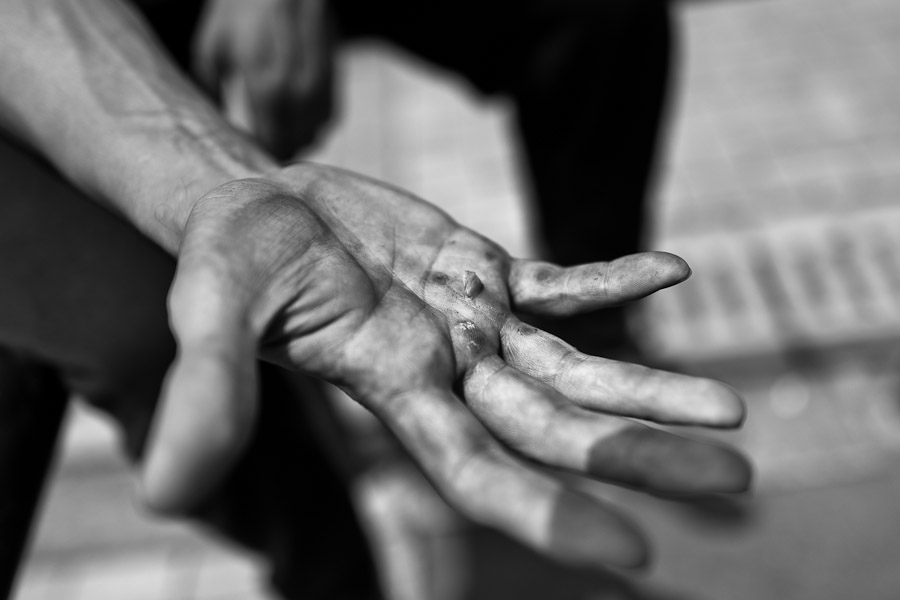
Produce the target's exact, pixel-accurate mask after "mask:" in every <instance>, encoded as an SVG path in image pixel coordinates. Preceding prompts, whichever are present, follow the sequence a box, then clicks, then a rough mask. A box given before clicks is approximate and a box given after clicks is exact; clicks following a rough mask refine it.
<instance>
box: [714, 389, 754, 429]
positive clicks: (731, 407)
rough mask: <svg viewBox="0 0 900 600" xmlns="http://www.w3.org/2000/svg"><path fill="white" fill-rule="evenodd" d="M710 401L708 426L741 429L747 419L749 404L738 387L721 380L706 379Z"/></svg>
mask: <svg viewBox="0 0 900 600" xmlns="http://www.w3.org/2000/svg"><path fill="white" fill-rule="evenodd" d="M704 381H705V382H706V385H707V386H708V391H707V392H706V393H707V395H708V397H709V398H710V401H709V402H708V404H707V414H706V423H704V424H705V425H706V426H707V427H716V428H719V429H740V428H741V427H743V425H744V422H745V421H746V420H747V404H746V402H744V399H743V398H742V397H741V395H740V394H739V393H738V391H737V390H736V389H734V388H733V387H731V386H730V385H728V384H726V383H722V382H721V381H715V380H712V379H706V380H704Z"/></svg>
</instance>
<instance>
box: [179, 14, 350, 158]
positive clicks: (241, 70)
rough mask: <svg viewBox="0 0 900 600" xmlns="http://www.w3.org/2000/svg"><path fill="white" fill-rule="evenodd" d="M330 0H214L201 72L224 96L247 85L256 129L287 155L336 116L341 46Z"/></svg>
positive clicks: (197, 50)
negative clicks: (335, 41) (336, 46)
mask: <svg viewBox="0 0 900 600" xmlns="http://www.w3.org/2000/svg"><path fill="white" fill-rule="evenodd" d="M325 1H326V0H253V1H252V2H247V1H246V0H209V2H207V6H206V9H205V11H204V15H203V18H202V19H201V24H200V28H199V32H198V34H197V38H196V41H195V43H194V71H195V73H196V74H197V76H198V77H199V78H200V80H201V82H202V83H203V84H204V86H205V87H206V88H207V89H208V90H209V91H210V93H212V94H213V96H215V97H219V95H220V94H221V93H222V90H223V88H224V87H225V86H226V85H228V83H229V82H234V83H237V84H238V85H239V86H241V85H242V86H244V87H245V90H244V91H245V92H246V95H247V103H248V105H249V113H250V114H249V115H248V116H249V120H250V124H249V125H250V127H251V129H252V132H253V133H254V134H255V136H256V137H257V138H258V140H259V141H260V142H261V143H262V145H263V146H264V147H265V148H266V149H267V150H269V151H270V152H271V153H272V154H273V155H274V156H276V157H278V158H281V159H287V158H290V157H291V156H293V155H294V154H295V153H296V152H297V151H298V150H299V149H301V148H303V147H305V146H307V145H309V144H311V143H312V142H313V141H314V140H315V137H316V134H317V132H318V130H319V129H320V128H321V126H322V125H323V124H324V123H325V122H326V121H327V120H328V118H329V117H330V116H331V110H332V93H333V88H332V76H333V59H334V56H333V52H332V47H331V43H332V40H331V30H330V27H329V22H328V19H327V15H326V7H325Z"/></svg>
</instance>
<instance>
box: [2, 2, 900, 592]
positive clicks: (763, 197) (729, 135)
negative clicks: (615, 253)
mask: <svg viewBox="0 0 900 600" xmlns="http://www.w3.org/2000/svg"><path fill="white" fill-rule="evenodd" d="M678 15H679V26H680V38H681V40H680V41H681V56H680V72H679V76H678V79H679V83H678V89H677V92H676V99H675V102H674V104H673V111H672V120H671V124H670V125H671V126H670V135H669V139H668V142H667V145H666V153H665V156H664V160H663V168H662V171H661V176H660V185H659V190H658V193H657V199H656V207H657V210H656V218H655V221H654V223H652V224H651V227H652V228H653V236H652V239H653V243H652V246H653V247H654V248H657V249H664V250H669V251H672V252H676V253H678V254H680V255H682V256H684V257H685V258H686V259H687V260H688V262H690V263H691V265H692V267H693V270H694V277H693V278H692V279H691V280H690V281H689V282H688V283H686V284H684V285H682V286H679V287H678V288H675V289H672V290H667V291H665V292H663V293H661V294H659V295H658V296H657V297H655V298H653V299H651V300H650V301H648V302H646V303H645V304H644V306H643V307H642V311H641V313H640V314H639V315H637V317H636V319H635V325H636V327H637V328H638V329H639V330H640V331H641V333H642V340H644V343H645V346H646V350H647V351H648V353H650V354H651V355H655V356H656V357H658V358H660V359H665V360H669V361H674V362H677V363H679V364H680V365H681V366H683V367H684V368H685V369H687V370H690V371H693V372H697V373H702V374H707V375H712V376H716V377H719V378H722V379H725V380H726V381H729V382H730V383H732V384H733V385H735V386H736V387H737V388H738V389H740V390H741V391H742V392H743V393H744V394H745V396H746V397H747V400H748V404H749V408H750V418H749V419H748V422H747V424H746V427H745V429H744V430H743V431H742V432H740V433H736V434H727V435H725V436H724V437H725V438H727V439H728V440H730V441H732V442H735V443H737V444H739V445H740V446H742V447H743V448H745V449H746V450H747V452H748V453H749V454H750V456H752V457H753V460H754V462H755V464H756V468H757V474H758V477H757V480H758V485H757V492H756V495H755V496H754V498H753V499H748V500H746V501H743V502H741V503H739V504H737V505H728V506H720V505H716V506H714V507H707V508H708V510H699V509H698V508H697V507H691V506H689V505H684V504H680V503H672V502H663V501H661V500H657V499H651V498H644V497H640V496H638V495H636V494H633V493H630V492H622V491H617V490H612V489H610V488H606V487H601V486H590V490H591V491H592V492H596V493H598V494H601V495H604V496H606V497H613V498H616V497H618V498H622V499H624V500H625V502H627V506H628V508H629V511H630V512H632V513H633V514H635V516H636V517H637V518H638V519H640V520H641V521H643V522H644V523H646V524H647V525H648V527H647V529H648V531H649V532H650V533H651V537H653V538H654V540H655V542H656V544H657V547H658V550H659V552H658V554H659V556H658V564H657V566H656V568H655V570H654V571H653V572H652V573H651V574H650V575H646V576H643V577H641V578H640V579H639V580H638V583H636V584H635V585H634V586H629V591H628V592H627V593H626V592H623V591H622V590H621V589H620V588H618V587H617V588H616V590H617V591H614V592H607V593H604V592H602V591H598V592H597V593H596V594H595V595H594V596H591V597H592V598H613V597H615V598H619V597H632V596H633V597H644V598H690V599H705V598H710V599H714V598H729V599H737V600H741V599H745V598H746V599H748V600H749V599H759V598H780V599H786V600H793V599H798V600H799V599H804V598H818V599H828V598H834V599H838V598H847V597H857V598H867V599H873V600H877V599H882V598H883V599H890V598H896V597H897V595H898V594H897V592H896V590H897V589H900V570H898V569H897V568H896V560H897V557H898V556H900V519H898V518H897V515H898V514H900V478H898V477H897V475H898V474H900V471H898V467H895V463H896V457H897V456H898V452H900V413H898V409H900V404H898V401H900V394H898V391H900V387H898V383H900V382H898V374H900V368H898V367H900V345H898V344H897V343H896V342H897V340H898V339H900V309H898V300H900V241H898V239H900V237H898V236H900V197H898V196H900V72H898V71H897V70H896V67H895V65H896V64H898V58H900V3H897V2H896V0H854V2H842V1H841V0H778V1H775V0H743V1H725V0H721V1H706V2H695V3H690V4H684V5H680V6H679V11H678ZM344 87H345V94H344V98H345V102H346V107H345V110H344V121H343V122H342V123H341V125H340V126H339V127H338V128H337V129H336V131H335V132H334V134H333V135H332V136H331V137H330V138H329V140H328V142H327V144H326V145H325V147H324V148H322V149H320V150H319V151H317V153H316V154H315V155H314V156H313V157H312V158H314V159H315V160H318V161H320V162H329V163H333V164H338V165H341V166H345V167H348V168H351V169H356V170H359V171H361V172H363V173H367V174H370V175H373V176H376V177H379V178H382V179H385V180H387V181H390V182H392V183H396V184H398V185H401V186H403V187H406V188H409V189H411V190H413V191H415V192H417V193H419V194H420V195H422V196H423V197H425V198H427V199H429V200H431V201H433V202H436V203H437V204H439V205H441V206H443V207H445V209H446V210H448V211H449V212H450V213H451V214H452V215H453V216H455V217H456V218H457V219H458V220H460V221H461V222H463V223H464V224H466V225H469V226H471V227H473V228H474V229H476V230H479V231H481V232H483V233H485V234H487V235H488V236H489V237H492V238H494V239H495V240H497V241H499V242H500V243H501V244H503V245H504V246H506V247H507V248H508V249H509V250H510V251H511V252H512V253H514V254H520V255H534V254H535V253H536V250H535V245H534V244H533V242H532V241H531V238H530V235H529V220H528V214H527V209H526V208H525V203H524V202H523V200H522V198H523V186H522V185H521V184H520V183H519V181H520V180H519V178H518V174H517V173H518V166H517V164H516V156H515V152H514V148H513V147H512V146H511V145H510V143H509V141H508V139H507V136H506V132H507V128H508V121H509V111H508V107H506V106H504V105H503V104H502V103H497V102H490V103H487V104H485V103H482V102H480V101H478V100H477V99H476V98H474V97H473V96H472V95H471V94H470V92H469V91H468V90H466V89H465V88H463V87H462V86H461V85H460V84H459V82H456V81H453V80H448V79H446V78H444V77H443V76H442V75H438V74H434V73H431V72H428V71H426V70H424V69H423V67H422V65H420V64H418V63H415V62H412V61H411V60H410V59H408V58H406V57H402V56H398V55H396V54H394V53H392V52H391V51H390V50H388V49H383V48H381V49H374V50H373V49H371V48H367V49H365V50H361V49H360V50H355V51H353V52H351V53H349V54H348V56H347V60H346V61H345V84H344ZM448 124H449V125H448ZM79 415H80V413H79ZM112 444H113V440H112V438H111V437H110V434H109V433H108V431H107V430H106V429H104V426H103V425H102V423H100V422H99V421H97V420H96V418H95V417H85V416H78V417H77V418H75V419H73V421H72V426H71V427H70V430H69V437H68V443H67V445H66V449H65V452H64V453H63V456H62V458H61V464H60V468H59V473H58V474H57V475H56V476H55V479H54V483H53V487H52V489H51V491H50V494H49V497H48V502H47V506H46V510H45V514H44V515H43V518H42V520H41V524H40V528H39V531H38V533H37V536H36V539H35V542H34V547H33V550H32V553H31V556H30V558H29V561H28V564H27V567H26V569H25V571H24V574H23V577H22V581H21V585H20V588H19V592H18V593H17V595H16V596H15V597H16V598H17V599H18V600H37V599H41V600H45V599H48V600H49V599H50V598H67V599H85V600H86V599H90V600H99V599H103V598H132V599H143V598H146V599H148V600H149V599H151V598H152V599H163V598H165V599H172V600H182V599H183V600H188V599H191V600H194V599H195V600H207V599H209V600H212V599H221V600H226V599H231V598H235V599H236V598H265V597H266V594H265V592H264V591H263V590H262V589H261V587H260V585H259V584H258V576H259V575H258V569H257V568H256V566H255V565H254V564H253V563H252V561H251V560H250V559H249V558H248V557H245V556H242V555H240V554H239V553H237V552H236V551H233V550H230V549H223V548H221V547H220V546H218V545H216V544H215V543H213V542H211V541H210V540H208V539H205V538H203V537H200V536H198V535H197V534H195V533H193V532H191V531H188V530H186V529H185V528H182V527H180V526H177V525H171V524H161V523H155V522H150V521H148V520H147V519H145V518H143V517H141V516H139V515H138V513H137V512H136V511H135V509H134V508H132V506H131V500H130V498H131V495H130V487H129V480H128V477H127V475H126V474H125V469H124V466H123V465H122V464H121V463H120V462H119V461H118V460H117V459H115V458H114V457H113V456H112V453H113V451H112V450H111V449H110V446H111V445H112ZM713 509H715V510H713ZM122 590H128V591H127V592H123V591H122ZM628 594H630V595H628ZM488 597H490V596H488ZM493 597H497V595H496V594H495V595H494V596H493ZM501 597H502V596H501ZM549 597H552V594H551V595H550V596H549Z"/></svg>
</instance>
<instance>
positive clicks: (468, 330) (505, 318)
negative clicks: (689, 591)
mask: <svg viewBox="0 0 900 600" xmlns="http://www.w3.org/2000/svg"><path fill="white" fill-rule="evenodd" d="M688 274H689V270H688V268H687V266H686V265H685V264H684V262H683V261H681V260H680V259H678V258H677V257H674V256H672V255H668V254H663V253H646V254H641V255H635V256H631V257H625V258H623V259H620V260H618V261H614V262H612V263H597V264H593V265H585V266H580V267H573V268H567V269H563V268H560V267H556V266H554V265H550V264H547V263H540V262H534V261H522V260H515V259H512V258H510V257H509V256H508V254H507V253H506V252H505V251H504V250H503V249H502V248H500V247H499V246H497V245H496V244H494V243H493V242H491V241H490V240H487V239H486V238H484V237H482V236H480V235H478V234H476V233H475V232H473V231H471V230H469V229H466V228H464V227H462V226H460V225H459V224H457V223H456V222H455V221H453V220H452V219H451V218H450V217H449V216H447V215H446V214H445V213H443V212H442V211H440V210H438V209H436V208H435V207H433V206H432V205H430V204H428V203H426V202H424V201H422V200H420V199H418V198H415V197H414V196H412V195H410V194H409V193H407V192H404V191H402V190H398V189H396V188H393V187H391V186H388V185H386V184H383V183H381V182H377V181H374V180H370V179H367V178H364V177H361V176H359V175H355V174H352V173H348V172H345V171H340V170H337V169H328V168H324V167H318V166H313V165H297V166H293V167H288V168H286V169H284V170H282V171H280V172H279V173H277V174H276V175H274V176H273V177H271V178H270V179H266V180H243V181H238V182H232V183H230V184H226V185H225V186H222V187H220V188H218V189H217V190H214V191H213V192H211V193H210V194H208V195H207V196H205V197H204V198H203V199H202V200H201V201H199V202H198V203H197V205H196V207H195V208H194V211H193V213H192V215H191V217H190V220H189V221H188V225H187V229H186V232H185V237H184V242H183V244H182V248H181V252H180V254H179V266H178V273H177V276H176V280H175V283H174V285H173V289H172V294H171V302H170V305H171V306H170V310H171V318H172V322H173V328H174V331H175V334H176V337H177V339H178V341H179V357H178V359H177V361H176V364H175V365H174V367H173V369H172V371H171V373H170V377H169V382H168V385H167V386H166V398H165V400H164V405H163V411H162V415H161V418H160V420H159V422H158V423H157V426H156V428H155V434H154V439H153V444H152V448H151V453H150V459H149V460H148V464H147V466H146V469H145V474H144V475H145V477H144V482H145V487H146V492H147V495H148V498H149V499H150V501H151V503H152V504H155V505H157V506H159V507H162V508H178V507H181V506H184V505H185V504H187V503H190V502H191V501H192V500H195V499H196V498H197V497H198V496H199V495H202V494H203V493H205V492H206V491H208V490H209V489H210V487H211V486H213V485H214V484H215V483H216V482H217V481H218V480H219V479H220V478H221V477H222V475H223V474H224V472H225V471H226V469H227V467H228V465H229V464H230V462H231V460H232V459H233V458H234V457H235V456H236V455H237V454H238V453H239V452H240V450H241V448H242V444H243V442H244V441H245V440H246V437H247V436H248V435H249V432H250V431H251V428H252V423H253V416H254V412H255V406H256V388H255V374H254V368H255V367H254V360H255V358H256V356H261V357H263V358H265V359H267V360H270V361H273V362H276V363H278V364H282V365H284V366H286V367H289V368H292V369H297V370H301V371H303V372H306V373H309V374H312V375H315V376H317V377H320V378H322V379H325V380H327V381H329V382H332V383H334V384H336V385H338V386H340V387H341V388H343V389H344V390H345V391H347V392H348V393H349V394H350V395H351V396H352V397H353V398H354V399H356V400H357V401H359V402H360V403H362V404H363V405H365V406H366V407H368V408H369V409H370V410H372V411H373V412H374V413H375V414H377V415H378V416H379V417H380V418H381V419H382V420H383V421H384V422H385V423H386V424H387V426H388V427H389V428H390V429H391V430H392V431H393V432H394V433H395V434H396V435H397V436H398V437H399V438H400V440H401V441H402V442H403V443H404V445H405V446H406V447H407V448H408V450H409V451H410V453H411V454H412V455H413V456H414V457H415V458H416V460H417V461H418V462H419V463H420V465H421V466H422V468H423V469H424V471H425V472H426V474H427V475H428V476H429V478H430V479H431V480H432V481H433V483H434V484H435V485H436V487H437V488H438V489H439V491H440V492H441V493H442V494H443V495H444V497H445V498H446V499H447V500H448V501H449V502H451V503H452V504H454V505H455V506H456V507H457V508H459V509H461V510H462V511H463V512H465V513H467V514H468V515H470V516H472V517H473V518H475V519H476V520H479V521H481V522H484V523H487V524H490V525H493V526H496V527H499V528H501V529H503V530H505V531H507V532H508V533H511V534H512V535H514V536H516V537H518V538H519V539H522V540H523V541H525V542H527V543H529V544H531V545H532V546H534V547H536V548H538V549H541V550H543V551H545V552H548V553H550V554H553V555H555V556H558V557H561V558H566V559H569V560H574V561H588V562H594V563H603V564H614V565H623V566H624V565H634V564H638V563H641V562H643V560H644V558H645V547H644V543H643V541H642V538H641V536H640V534H639V532H638V531H637V529H636V528H635V527H633V526H632V525H631V524H630V522H629V521H628V520H627V519H626V518H624V517H623V516H621V515H620V514H619V513H618V512H616V511H615V510H614V509H612V508H610V507H606V506H602V505H600V504H598V503H597V502H596V501H595V500H593V499H589V498H588V497H586V496H584V495H581V494H579V493H577V492H575V491H572V490H569V489H567V488H566V487H565V486H564V485H563V484H562V483H560V482H559V481H558V480H557V479H555V478H553V477H552V476H551V475H550V474H548V472H547V471H546V469H544V468H539V467H538V466H537V465H535V464H534V463H533V462H532V461H534V462H536V463H539V464H541V465H543V466H545V467H553V468H556V469H560V470H562V471H566V472H571V471H574V472H577V473H582V474H587V475H590V476H592V477H596V478H601V479H605V480H609V481H612V482H618V483H622V484H625V485H629V486H633V487H639V488H644V489H648V490H651V491H655V492H660V493H667V494H672V493H675V494H680V493H718V492H736V491H742V490H743V489H745V488H746V486H747V485H748V481H749V469H748V467H747V464H746V462H745V460H744V459H743V458H742V457H740V455H738V454H737V453H735V452H734V451H732V450H730V449H727V448H724V447H721V446H718V445H713V444H709V443H704V442H700V441H696V440H690V439H687V438H683V437H679V436H676V435H673V434H671V433H668V432H664V431H661V430H659V429H654V428H650V427H648V426H646V425H643V424H640V423H637V422H635V421H633V420H629V419H623V418H621V417H622V416H626V417H637V418H641V419H648V420H653V421H657V422H662V423H681V424H695V425H706V426H713V427H729V426H736V425H738V424H739V423H740V422H741V420H742V419H743V406H742V404H741V402H740V400H739V399H738V398H737V397H736V396H735V395H734V393H733V392H732V391H731V390H730V389H729V388H727V387H726V386H724V385H722V384H719V383H717V382H713V381H709V380H704V379H696V378H691V377H686V376H681V375H676V374H671V373H664V372H660V371H653V370H650V369H646V368H644V367H639V366H636V365H629V364H625V363H617V362H614V361H608V360H604V359H602V358H596V357H590V356H587V355H584V354H581V353H579V352H577V351H575V350H574V349H573V348H572V347H571V346H569V345H567V344H566V343H565V342H564V341H562V340H559V339H558V338H555V337H553V336H551V335H549V334H547V333H545V332H542V331H540V330H538V329H536V328H534V327H531V326H529V325H526V324H525V323H523V322H521V321H520V320H519V319H518V318H517V317H516V316H515V315H514V314H513V309H516V310H524V311H528V312H532V313H536V314H545V315H555V316H564V315H569V314H575V313H577V312H581V311H586V310H595V309H599V308H602V307H604V306H609V305H613V304H618V303H621V302H624V301H628V300H631V299H635V298H639V297H642V296H645V295H647V294H649V293H652V292H653V291H656V290H657V289H660V288H663V287H667V286H669V285H672V284H674V283H677V282H679V281H681V280H683V279H684V278H686V277H687V275H688ZM614 415H615V416H614Z"/></svg>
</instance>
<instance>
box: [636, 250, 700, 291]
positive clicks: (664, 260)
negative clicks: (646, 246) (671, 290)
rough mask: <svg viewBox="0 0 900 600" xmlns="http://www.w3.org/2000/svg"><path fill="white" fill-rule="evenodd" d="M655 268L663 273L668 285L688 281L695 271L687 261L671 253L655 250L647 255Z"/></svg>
mask: <svg viewBox="0 0 900 600" xmlns="http://www.w3.org/2000/svg"><path fill="white" fill-rule="evenodd" d="M646 254H647V255H648V256H649V257H650V258H651V259H652V260H653V263H654V266H655V267H656V268H657V269H658V270H659V271H660V272H661V273H662V275H663V277H662V278H663V279H665V280H666V282H667V283H668V285H676V284H679V283H682V282H684V281H686V280H687V279H688V278H689V277H690V276H691V274H692V273H693V271H692V270H691V267H690V265H688V263H687V261H686V260H684V259H683V258H681V257H680V256H678V255H676V254H672V253H671V252H663V251H660V250H655V251H652V252H647V253H646Z"/></svg>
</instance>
